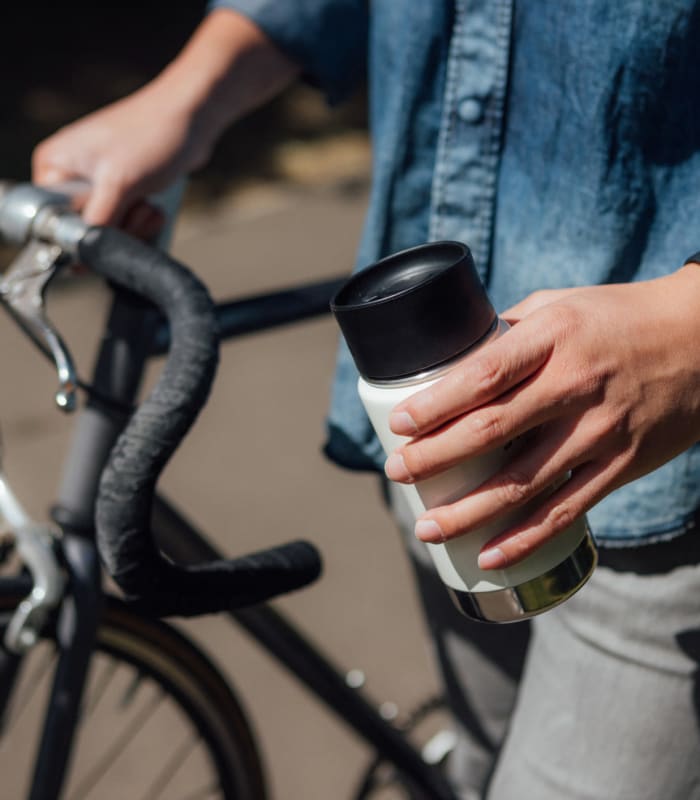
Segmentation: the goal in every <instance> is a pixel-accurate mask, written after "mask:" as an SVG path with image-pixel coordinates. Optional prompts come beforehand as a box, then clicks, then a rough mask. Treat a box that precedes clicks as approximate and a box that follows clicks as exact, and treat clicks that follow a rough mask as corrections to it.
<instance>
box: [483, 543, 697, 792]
mask: <svg viewBox="0 0 700 800" xmlns="http://www.w3.org/2000/svg"><path fill="white" fill-rule="evenodd" d="M698 541H700V536H698V534H693V533H691V534H686V536H684V537H682V538H681V539H677V540H674V542H673V543H667V544H664V545H654V546H651V547H646V548H635V550H633V551H631V552H629V553H628V554H625V553H624V552H623V551H617V553H610V552H609V553H608V554H607V555H606V553H605V551H603V553H602V554H601V555H602V561H603V564H604V563H605V561H606V558H607V560H608V561H609V562H612V563H611V566H605V565H603V566H599V567H598V569H597V570H596V572H595V574H594V575H593V577H592V578H591V580H590V582H589V584H588V585H587V586H586V587H584V588H583V589H582V590H581V591H580V592H579V594H578V595H576V596H575V597H574V598H572V599H571V600H569V601H568V602H567V603H565V604H564V605H563V606H560V607H559V608H558V609H556V610H554V611H551V612H549V613H547V614H544V615H542V616H541V617H538V618H537V619H536V620H535V622H534V633H533V641H532V645H531V649H530V652H529V654H528V659H527V664H526V669H525V674H524V676H523V680H522V684H521V689H520V694H519V697H518V702H517V705H516V709H515V711H514V715H513V719H512V724H511V728H510V731H509V734H508V738H507V741H506V744H505V746H504V749H503V751H502V753H501V756H500V758H499V763H498V767H497V769H496V772H495V775H494V779H493V783H492V786H491V788H490V791H489V792H488V798H489V800H696V799H697V798H700V688H699V687H700V683H699V675H700V670H699V669H698V665H699V663H700V566H698V562H699V561H700V558H698V555H697V552H696V553H693V552H692V551H693V550H695V551H698V550H699V549H700V547H699V545H698ZM674 554H675V555H674ZM669 556H670V558H669ZM664 559H665V560H666V561H667V562H669V563H667V564H664V563H663V562H664ZM683 562H685V564H684V565H683V566H675V565H676V564H681V563H683Z"/></svg>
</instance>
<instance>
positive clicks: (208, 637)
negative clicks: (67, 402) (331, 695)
mask: <svg viewBox="0 0 700 800" xmlns="http://www.w3.org/2000/svg"><path fill="white" fill-rule="evenodd" d="M256 197H257V200H256ZM364 205H365V194H364V192H363V191H361V190H360V191H358V190H355V191H350V192H348V191H345V192H342V191H338V190H337V189H336V190H334V189H332V188H319V187H315V188H310V189H309V188H307V189H306V190H303V191H302V190H295V191H277V192H272V193H267V194H266V193H265V192H264V191H263V192H260V193H259V194H258V195H257V196H256V195H251V196H250V197H248V199H247V202H246V203H245V207H244V208H239V207H238V205H237V201H230V202H225V203H222V204H221V205H220V206H219V207H218V208H217V209H214V210H212V209H207V210H206V211H205V210H203V211H200V212H191V213H189V214H188V215H186V217H185V219H184V220H183V222H182V225H181V227H180V228H179V231H178V234H177V237H176V243H175V252H176V254H177V255H178V256H180V257H181V258H182V259H184V260H185V261H187V262H189V263H190V264H191V265H193V266H194V267H195V268H196V270H197V271H198V272H199V274H200V275H202V276H203V277H204V279H205V280H206V281H207V283H208V284H209V286H210V287H211V289H212V291H213V293H214V294H215V296H217V297H224V296H227V295H234V294H246V293H250V292H256V291H260V290H264V289H268V288H272V287H275V286H278V285H281V284H292V283H294V282H295V281H302V280H307V279H312V278H321V277H323V276H334V275H337V274H339V273H342V272H344V271H347V270H348V269H349V267H350V265H351V262H352V253H353V251H354V248H355V244H356V241H357V237H358V232H359V229H360V225H361V218H362V214H363V209H364ZM105 301H106V298H105V296H104V294H103V292H102V291H101V290H100V289H99V287H97V286H95V285H94V284H87V285H86V286H85V287H84V288H83V289H82V290H80V291H76V290H68V291H66V290H63V291H59V292H57V293H56V295H55V297H54V299H53V301H52V303H51V307H50V313H51V315H52V316H53V317H54V318H55V319H56V320H57V322H58V323H59V326H60V328H61V330H63V331H64V333H65V335H66V338H67V339H68V341H69V342H70V344H71V346H72V347H73V348H74V351H75V354H76V357H77V359H78V361H79V363H81V364H82V365H83V371H87V369H88V366H89V364H90V360H91V353H92V348H93V342H94V338H93V337H94V335H95V333H96V331H97V330H98V329H99V324H100V320H101V319H102V317H103V314H104V310H105ZM0 325H1V328H0V348H1V351H2V352H0V364H2V370H3V375H4V376H5V377H4V379H3V381H2V390H1V392H0V419H1V421H2V425H3V431H4V438H5V444H6V467H7V471H8V473H9V474H10V476H11V479H12V481H13V483H14V485H15V486H16V489H17V491H18V492H19V494H20V496H21V497H22V499H23V501H24V502H25V504H26V505H27V506H28V507H29V508H30V509H31V510H32V511H33V512H34V513H35V514H36V515H38V516H44V514H45V509H46V507H47V506H48V504H49V502H50V500H51V497H52V493H53V491H54V488H55V483H56V475H57V470H58V468H59V465H60V460H61V456H62V452H63V449H64V447H65V445H66V442H67V439H68V435H69V421H68V420H67V419H66V418H64V417H63V416H62V415H61V414H59V413H58V412H57V411H54V409H53V408H52V405H51V398H52V393H53V390H54V388H55V381H54V377H53V376H52V374H51V372H50V371H49V370H48V368H47V367H46V366H45V364H44V363H43V362H42V360H41V359H39V358H36V357H35V355H34V351H33V349H32V348H31V346H30V345H29V344H27V343H26V342H24V341H23V340H22V339H21V337H19V336H18V335H17V334H16V333H15V332H14V330H13V329H12V328H11V327H10V324H9V323H8V322H7V321H6V320H5V319H4V318H3V319H1V320H0ZM335 345H336V330H335V327H334V324H333V322H332V321H331V320H330V319H329V318H324V319H322V320H316V321H313V322H308V323H303V324H299V325H297V326H293V327H288V328H285V329H283V330H278V331H276V332H270V333H267V334H264V335H258V336H254V337H249V338H246V339H242V340H240V341H238V342H236V343H230V344H228V345H226V346H225V349H224V353H223V363H222V369H221V374H220V377H219V379H218V383H217V387H216V390H215V393H214V396H213V398H212V400H211V402H210V403H209V406H208V407H207V409H206V411H205V413H204V415H203V417H202V419H201V422H200V423H199V424H198V425H197V427H196V430H195V431H194V432H193V433H192V434H191V435H190V437H189V438H188V440H187V442H186V443H185V445H184V446H183V448H182V451H181V453H180V454H179V455H178V456H177V458H176V459H175V461H174V462H173V463H172V465H171V466H170V467H169V468H168V470H167V473H166V475H165V476H164V479H163V481H162V485H163V486H164V488H165V491H166V493H168V494H170V495H171V496H173V497H175V498H176V499H177V501H178V503H179V504H180V505H181V506H182V507H184V508H186V509H187V511H188V514H189V515H190V516H191V517H192V518H193V519H195V520H196V521H197V522H198V523H199V524H200V525H201V526H203V527H204V528H205V529H207V530H209V531H211V532H212V535H213V538H214V539H215V540H216V542H218V544H219V545H220V546H221V547H222V549H224V550H226V551H227V552H230V553H242V552H246V551H248V550H251V549H253V548H256V547H259V546H262V545H267V544H272V543H275V542H280V541H283V540H285V539H287V538H292V537H297V536H306V537H308V538H310V539H311V540H312V541H314V542H316V543H317V544H318V545H319V547H320V549H321V550H322V552H323V554H324V558H325V573H324V577H323V579H322V580H321V581H320V582H319V583H318V584H317V585H316V586H314V587H313V588H311V589H309V590H307V591H305V592H302V593H299V594H298V595H295V596H292V597H289V598H286V599H284V600H283V601H281V602H280V603H279V605H280V607H281V608H283V609H284V610H285V611H286V612H288V613H289V614H290V615H291V616H292V617H293V619H294V620H296V621H297V622H298V624H299V625H300V626H301V627H302V628H303V629H304V630H305V631H308V632H309V633H310V635H311V636H312V638H313V639H314V640H315V641H317V642H319V643H320V644H321V645H322V646H323V648H324V649H325V650H326V651H328V652H329V653H331V654H332V656H333V658H334V659H335V660H336V661H337V663H338V664H339V665H342V667H343V669H346V668H355V667H357V668H361V669H363V670H364V671H365V672H366V674H367V678H368V680H367V689H368V691H369V692H370V693H371V695H372V696H374V697H376V698H380V699H381V700H383V701H393V702H396V703H398V704H399V706H400V707H401V708H402V709H404V708H408V707H410V706H412V705H413V704H415V703H416V702H417V701H418V700H420V699H423V698H424V697H425V696H426V695H427V694H429V693H431V692H432V691H433V690H434V688H435V679H434V674H433V671H432V668H431V665H430V661H429V657H428V653H427V649H426V646H425V643H424V639H423V636H422V630H421V624H420V619H419V612H418V610H417V608H416V606H415V603H414V600H413V597H412V593H411V589H410V582H409V577H408V571H407V565H406V563H405V561H404V559H403V555H402V553H401V551H400V549H399V547H398V543H397V541H396V536H395V533H394V531H393V529H392V525H391V523H390V522H389V520H388V519H387V517H386V515H385V513H384V511H383V509H382V507H381V503H380V501H379V498H378V492H377V490H376V487H375V484H374V481H373V480H372V479H370V478H368V477H366V476H358V475H353V474H348V473H345V472H342V471H340V470H338V469H336V468H334V467H332V466H331V465H329V464H328V463H327V462H326V461H325V460H324V459H323V457H322V456H321V454H320V447H321V444H322V441H323V427H322V421H323V415H324V410H325V408H326V404H327V396H328V390H329V384H330V376H331V373H332V364H333V356H334V350H335ZM187 628H188V629H189V631H190V632H191V633H192V635H193V636H195V637H196V638H198V639H200V640H201V641H202V642H203V643H204V644H205V645H206V646H207V647H208V648H209V649H210V651H211V653H212V655H213V657H214V658H215V660H216V661H217V662H218V663H219V664H220V665H221V666H222V668H223V669H224V670H225V671H226V672H227V673H228V674H230V675H231V677H232V678H233V680H234V681H235V683H236V686H237V688H238V691H239V692H240V694H241V695H242V697H243V698H244V701H245V704H246V706H247V708H248V710H249V712H250V715H251V717H252V719H253V721H254V724H255V727H256V729H257V732H258V735H259V739H260V741H261V743H262V747H263V750H264V754H265V759H266V763H267V767H268V771H269V778H270V783H271V786H272V789H273V792H272V794H273V796H274V797H275V798H277V800H342V798H346V797H350V796H351V788H352V787H353V786H354V785H355V781H356V780H357V778H358V774H359V769H360V767H361V765H362V764H364V763H365V761H366V759H367V755H368V754H367V752H366V750H365V749H364V747H363V746H362V745H361V744H360V743H358V741H357V739H356V738H355V737H354V735H353V734H351V733H350V732H349V731H348V729H347V728H346V726H345V725H344V724H343V722H342V721H339V720H337V719H335V718H333V717H332V716H331V715H329V714H328V713H327V712H326V711H325V710H324V709H323V708H322V707H321V706H320V705H319V704H318V703H317V702H316V701H315V700H314V699H312V698H311V697H310V695H309V694H308V693H307V692H306V691H305V690H303V689H302V688H300V687H299V685H298V684H297V683H296V682H295V681H294V680H293V679H292V678H290V677H289V676H288V675H287V674H285V673H284V672H283V671H281V670H280V669H279V668H278V667H277V666H276V664H274V663H273V662H272V661H271V660H270V659H269V658H268V657H267V656H266V655H265V654H264V653H263V652H261V650H260V649H259V648H257V647H256V646H255V645H254V644H252V643H251V642H249V641H248V640H247V639H246V638H245V636H244V635H243V634H239V633H238V632H236V631H234V630H233V629H232V628H231V627H230V625H228V624H227V623H226V622H225V621H223V620H218V619H213V618H207V619H203V620H201V621H198V622H196V623H194V624H192V623H191V624H188V625H187ZM0 797H2V798H3V800H5V795H4V794H3V793H2V789H0ZM6 800H15V798H7V799H6Z"/></svg>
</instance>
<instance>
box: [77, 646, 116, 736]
mask: <svg viewBox="0 0 700 800" xmlns="http://www.w3.org/2000/svg"><path fill="white" fill-rule="evenodd" d="M116 674H117V662H116V661H108V662H107V663H106V664H105V666H104V668H103V670H102V674H101V675H100V676H99V678H95V681H94V683H93V686H92V688H91V689H90V697H87V698H86V699H85V703H84V706H83V713H82V715H81V720H82V721H83V722H85V721H86V720H88V719H89V718H90V717H91V716H92V715H93V714H94V713H95V711H96V710H97V707H98V706H99V704H100V701H101V700H102V698H103V697H105V695H106V694H107V688H108V686H109V685H110V683H111V682H112V678H114V676H115V675H116Z"/></svg>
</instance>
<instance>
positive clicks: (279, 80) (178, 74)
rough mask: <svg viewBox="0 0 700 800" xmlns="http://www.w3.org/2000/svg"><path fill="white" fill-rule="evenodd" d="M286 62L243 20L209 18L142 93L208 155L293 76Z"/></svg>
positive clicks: (225, 12) (223, 15)
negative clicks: (174, 117) (156, 100)
mask: <svg viewBox="0 0 700 800" xmlns="http://www.w3.org/2000/svg"><path fill="white" fill-rule="evenodd" d="M297 73H298V68H297V66H296V65H295V64H294V63H293V62H292V61H290V60H289V59H288V58H287V57H286V56H285V55H284V54H283V53H282V52H281V51H280V50H279V49H278V48H277V47H276V46H275V45H274V44H273V43H272V42H271V40H270V39H269V38H268V37H267V36H266V35H265V34H264V33H263V31H262V30H261V29H260V28H259V27H257V26H256V25H255V24H254V23H253V22H251V21H250V20H249V19H248V18H247V17H245V16H243V15H241V14H238V13H237V12H235V11H232V10H230V9H217V10H215V11H213V12H211V13H210V14H209V15H208V16H207V17H206V18H205V19H204V21H203V22H202V23H201V24H200V26H199V28H198V29H197V30H196V31H195V33H194V34H193V36H192V38H191V39H190V41H189V42H188V44H187V45H186V46H185V48H184V49H183V50H182V52H181V53H180V54H179V55H178V56H177V58H176V59H175V60H174V61H173V62H171V64H169V65H168V67H166V69H165V70H163V72H162V73H161V74H160V75H159V76H158V77H157V78H155V80H154V81H152V83H151V84H149V86H148V87H147V89H148V90H149V91H152V92H154V93H155V94H156V95H157V96H158V97H163V98H165V99H166V101H167V103H168V104H169V107H170V108H171V109H172V110H173V111H174V112H175V113H176V114H178V116H179V117H180V118H181V119H183V120H185V121H186V123H187V124H188V126H189V128H190V130H191V133H192V137H193V139H195V140H196V143H197V145H198V147H197V149H200V148H201V149H203V150H206V151H207V152H208V151H209V150H210V149H211V147H212V146H213V145H214V143H215V142H216V140H217V139H218V137H219V136H220V135H221V133H222V132H223V131H224V129H225V128H226V127H227V126H228V125H230V124H231V123H233V122H235V121H236V120H237V119H240V118H241V117H242V116H244V115H245V114H246V113H248V112H249V111H251V110H253V109H254V108H256V107H257V106H259V105H261V104H262V103H264V102H265V101H266V100H268V99H270V98H271V97H272V96H274V95H275V94H277V93H278V92H279V91H280V90H281V89H283V88H284V87H285V86H287V85H288V84H289V83H290V82H291V81H292V80H293V79H294V78H295V77H296V75H297Z"/></svg>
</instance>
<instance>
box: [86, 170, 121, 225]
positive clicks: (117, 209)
mask: <svg viewBox="0 0 700 800" xmlns="http://www.w3.org/2000/svg"><path fill="white" fill-rule="evenodd" d="M132 199H133V198H132V197H131V196H130V190H129V186H128V185H127V184H126V183H125V181H124V180H123V179H122V178H121V177H119V176H115V175H113V174H111V173H110V172H107V171H102V172H101V174H97V175H95V178H94V182H93V191H92V193H91V194H90V197H89V198H88V200H87V202H86V203H85V208H84V209H83V219H84V220H85V222H87V223H88V224H89V225H118V224H119V223H120V222H121V220H122V219H123V217H124V214H125V212H126V210H127V208H128V207H129V205H130V204H131V202H132Z"/></svg>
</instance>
